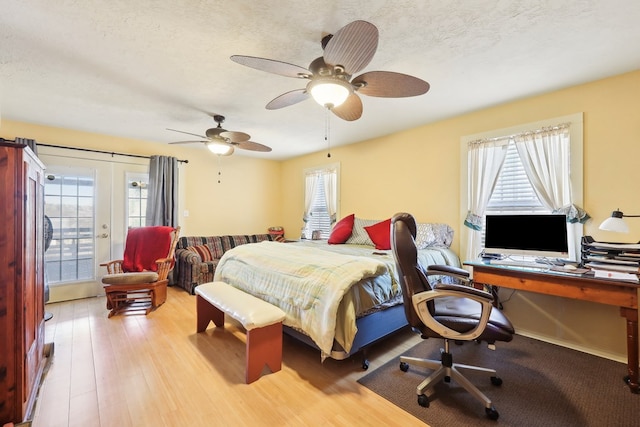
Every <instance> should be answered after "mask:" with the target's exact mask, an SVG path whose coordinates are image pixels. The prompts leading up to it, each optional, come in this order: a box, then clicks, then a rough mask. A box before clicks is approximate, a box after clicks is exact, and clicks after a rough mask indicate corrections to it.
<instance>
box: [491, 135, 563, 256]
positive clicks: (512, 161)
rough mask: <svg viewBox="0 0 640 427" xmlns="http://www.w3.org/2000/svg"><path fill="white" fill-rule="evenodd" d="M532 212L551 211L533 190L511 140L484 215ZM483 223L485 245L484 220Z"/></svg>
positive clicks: (544, 212) (546, 212)
mask: <svg viewBox="0 0 640 427" xmlns="http://www.w3.org/2000/svg"><path fill="white" fill-rule="evenodd" d="M530 213H540V214H548V213H551V211H550V210H549V209H547V208H545V207H544V205H543V204H542V202H540V199H539V198H538V196H537V195H536V193H535V191H533V187H532V186H531V182H530V181H529V178H527V174H526V172H525V170H524V166H523V164H522V161H521V160H520V156H518V151H517V150H516V146H515V144H514V143H513V142H509V144H508V148H507V155H506V158H505V160H504V164H503V165H502V169H501V170H500V174H499V175H498V180H497V182H496V186H495V187H494V189H493V193H492V194H491V198H490V199H489V203H488V204H487V209H486V210H485V211H484V215H485V216H486V215H495V214H530ZM482 224H483V226H482V244H483V247H484V221H483V222H482Z"/></svg>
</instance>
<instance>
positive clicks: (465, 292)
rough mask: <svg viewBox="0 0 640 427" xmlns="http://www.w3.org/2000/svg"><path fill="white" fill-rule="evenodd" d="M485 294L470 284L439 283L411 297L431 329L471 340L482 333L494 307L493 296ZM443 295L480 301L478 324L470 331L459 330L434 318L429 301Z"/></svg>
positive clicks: (441, 333) (444, 335)
mask: <svg viewBox="0 0 640 427" xmlns="http://www.w3.org/2000/svg"><path fill="white" fill-rule="evenodd" d="M484 294H487V292H484V291H481V290H479V289H475V288H470V287H468V286H460V285H445V284H438V285H437V288H434V289H432V290H430V291H424V292H419V293H417V294H414V295H413V296H412V297H411V299H412V302H413V307H414V309H415V311H416V313H418V316H419V317H420V320H422V322H423V323H424V324H425V325H426V326H427V327H428V328H429V329H431V330H433V331H435V332H436V333H438V334H440V335H441V336H442V337H444V338H448V339H455V340H461V341H470V340H474V339H476V338H478V337H479V336H480V335H481V334H482V332H483V331H484V329H485V328H486V326H487V323H488V322H489V316H490V315H491V310H492V309H493V305H492V301H493V297H491V295H490V294H489V298H487V296H486V295H484ZM443 297H455V298H468V299H471V300H473V301H476V302H478V303H479V304H480V308H481V312H480V319H479V321H478V325H477V326H476V327H475V328H473V329H472V330H470V331H467V332H458V331H456V330H453V329H451V328H449V327H447V326H445V325H443V324H442V323H440V322H438V321H437V320H436V319H434V318H433V316H431V313H430V312H429V308H428V306H427V302H429V301H432V300H435V299H437V298H443Z"/></svg>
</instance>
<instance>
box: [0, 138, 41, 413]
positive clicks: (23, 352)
mask: <svg viewBox="0 0 640 427" xmlns="http://www.w3.org/2000/svg"><path fill="white" fill-rule="evenodd" d="M43 223H44V166H43V164H42V163H41V162H40V160H39V159H38V158H37V157H36V156H35V155H34V153H33V152H32V151H31V149H29V148H28V147H27V146H24V145H18V144H12V143H9V142H5V141H4V140H0V425H3V424H4V423H9V422H14V423H18V422H24V421H29V420H30V418H31V417H32V411H33V407H34V404H35V400H36V395H37V392H38V388H39V386H40V381H41V379H42V373H43V370H44V367H45V361H46V358H45V354H44V351H45V349H44V347H45V346H44V230H43Z"/></svg>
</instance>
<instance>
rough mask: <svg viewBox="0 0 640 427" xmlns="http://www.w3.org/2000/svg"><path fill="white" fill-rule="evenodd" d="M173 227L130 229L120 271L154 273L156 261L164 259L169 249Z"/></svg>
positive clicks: (156, 266) (156, 267)
mask: <svg viewBox="0 0 640 427" xmlns="http://www.w3.org/2000/svg"><path fill="white" fill-rule="evenodd" d="M173 230H174V229H173V227H165V226H152V227H140V228H132V229H130V230H129V232H128V233H127V241H126V243H125V247H124V257H123V262H122V270H123V271H125V272H128V271H156V270H157V269H158V265H157V264H156V263H155V261H156V260H157V259H160V258H166V257H167V255H169V249H170V248H171V233H172V232H173Z"/></svg>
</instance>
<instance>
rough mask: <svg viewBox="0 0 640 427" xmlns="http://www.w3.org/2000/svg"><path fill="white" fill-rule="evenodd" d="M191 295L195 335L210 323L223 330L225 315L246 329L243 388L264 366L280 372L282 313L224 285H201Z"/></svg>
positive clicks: (216, 283)
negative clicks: (194, 302)
mask: <svg viewBox="0 0 640 427" xmlns="http://www.w3.org/2000/svg"><path fill="white" fill-rule="evenodd" d="M195 292H196V313H197V314H196V318H197V327H196V330H197V332H204V331H205V330H206V329H207V326H209V322H211V321H213V323H214V324H215V325H216V326H217V327H224V315H225V313H226V314H227V315H229V316H231V317H233V318H234V319H236V320H237V321H238V322H240V323H241V324H242V326H243V327H244V328H245V329H246V331H247V346H246V348H247V350H246V370H245V375H246V377H245V380H246V383H247V384H249V383H252V382H253V381H255V380H257V379H258V378H260V375H261V373H262V369H263V368H264V366H265V365H267V366H268V367H269V369H270V370H271V372H277V371H279V370H280V369H281V367H282V321H283V320H284V318H285V313H284V311H282V310H280V309H279V308H278V307H276V306H274V305H271V304H269V303H268V302H266V301H263V300H261V299H259V298H256V297H254V296H253V295H250V294H248V293H246V292H243V291H241V290H240V289H237V288H234V287H233V286H231V285H229V284H227V283H224V282H210V283H203V284H202V285H200V286H198V287H196V290H195Z"/></svg>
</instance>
